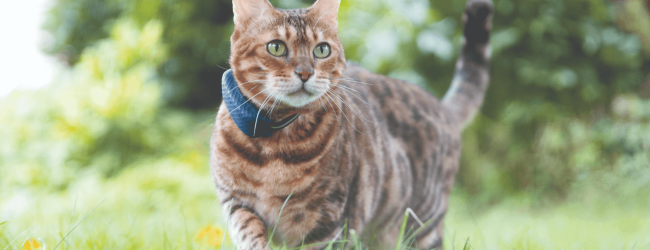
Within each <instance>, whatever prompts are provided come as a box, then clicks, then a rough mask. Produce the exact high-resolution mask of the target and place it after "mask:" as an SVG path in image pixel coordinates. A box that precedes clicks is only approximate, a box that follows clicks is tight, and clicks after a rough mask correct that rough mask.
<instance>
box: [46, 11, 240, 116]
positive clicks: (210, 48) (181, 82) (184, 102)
mask: <svg viewBox="0 0 650 250" xmlns="http://www.w3.org/2000/svg"><path fill="white" fill-rule="evenodd" d="M123 19H126V20H133V21H134V22H135V23H136V24H137V25H138V26H143V25H145V24H146V23H147V22H149V21H150V20H152V19H156V20H160V22H161V27H162V36H161V38H162V39H163V40H164V42H165V44H166V45H167V46H168V49H169V50H168V54H167V55H166V57H165V58H164V59H163V60H162V61H159V62H157V64H156V65H155V66H156V68H157V73H158V74H159V75H160V82H161V83H162V84H163V86H164V88H163V95H164V100H165V101H166V103H167V104H170V105H173V106H177V107H185V108H189V109H206V108H214V107H216V106H218V104H219V103H221V89H220V86H221V84H219V82H220V81H221V75H222V74H223V72H224V71H225V68H226V67H227V65H228V54H229V53H230V40H229V37H230V33H232V5H231V2H230V1H225V0H217V1H214V0H192V1H184V0H171V1H169V0H143V1H130V0H107V1H105V0H56V1H55V4H54V7H53V8H52V9H51V11H50V13H49V15H48V20H47V22H46V24H45V29H46V30H48V31H49V32H50V33H51V34H52V39H51V40H52V41H50V44H49V45H48V47H47V48H46V51H47V52H49V53H51V54H56V55H59V57H60V58H61V59H62V60H64V61H65V62H66V63H68V64H69V65H75V64H77V63H78V58H79V57H80V55H81V54H82V53H83V51H84V49H86V48H87V47H89V46H91V45H93V44H94V43H96V42H97V41H99V40H101V39H103V38H107V37H108V35H109V32H108V31H109V30H111V29H112V28H111V27H113V26H114V25H115V24H116V23H117V22H119V21H120V20H123Z"/></svg>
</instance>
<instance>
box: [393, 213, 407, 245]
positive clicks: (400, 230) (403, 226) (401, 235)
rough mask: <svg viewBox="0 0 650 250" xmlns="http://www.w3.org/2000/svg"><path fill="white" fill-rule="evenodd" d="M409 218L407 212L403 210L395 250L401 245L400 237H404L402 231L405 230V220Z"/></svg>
mask: <svg viewBox="0 0 650 250" xmlns="http://www.w3.org/2000/svg"><path fill="white" fill-rule="evenodd" d="M408 219H409V213H408V212H404V219H402V226H400V229H399V236H398V237H397V244H395V250H400V246H401V245H402V239H404V233H405V232H406V222H407V221H408Z"/></svg>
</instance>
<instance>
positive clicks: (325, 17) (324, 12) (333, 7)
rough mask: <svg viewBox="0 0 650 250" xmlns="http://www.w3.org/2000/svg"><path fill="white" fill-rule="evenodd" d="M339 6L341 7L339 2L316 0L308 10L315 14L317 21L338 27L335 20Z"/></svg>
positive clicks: (334, 0)
mask: <svg viewBox="0 0 650 250" xmlns="http://www.w3.org/2000/svg"><path fill="white" fill-rule="evenodd" d="M339 5H341V0H318V1H316V3H314V5H312V6H311V7H309V8H310V9H311V10H313V11H315V12H316V13H317V15H318V16H319V18H318V19H319V20H322V21H329V22H332V23H334V24H336V25H338V22H337V21H336V18H337V16H338V13H339Z"/></svg>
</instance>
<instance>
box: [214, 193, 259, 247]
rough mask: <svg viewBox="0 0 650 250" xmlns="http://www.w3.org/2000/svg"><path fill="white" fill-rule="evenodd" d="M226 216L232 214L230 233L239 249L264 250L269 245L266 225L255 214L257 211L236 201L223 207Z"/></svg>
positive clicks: (229, 223)
mask: <svg viewBox="0 0 650 250" xmlns="http://www.w3.org/2000/svg"><path fill="white" fill-rule="evenodd" d="M223 209H224V212H225V213H226V214H228V213H230V218H229V222H228V225H229V226H228V232H230V235H231V238H232V240H233V241H234V242H235V245H236V246H237V249H238V250H239V249H244V250H260V249H261V250H263V249H265V248H266V245H267V243H268V241H267V239H266V225H265V224H264V222H263V221H262V220H261V219H260V218H259V217H258V216H257V215H256V214H255V211H254V210H253V209H251V208H249V207H246V206H244V205H242V204H240V203H238V202H237V201H236V200H233V201H231V202H228V203H226V204H224V206H223Z"/></svg>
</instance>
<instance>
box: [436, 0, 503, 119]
mask: <svg viewBox="0 0 650 250" xmlns="http://www.w3.org/2000/svg"><path fill="white" fill-rule="evenodd" d="M492 9H493V7H492V2H491V1H490V0H468V1H467V5H466V6H465V13H463V24H464V25H465V28H464V30H463V47H462V49H461V52H460V57H459V58H458V61H457V62H456V72H455V73H454V78H453V80H452V83H451V86H450V87H449V90H447V93H446V94H445V97H444V98H443V100H442V103H443V105H444V106H446V107H447V108H448V109H450V110H451V111H452V113H454V114H455V115H456V116H457V117H458V121H459V122H460V124H461V125H462V126H463V127H464V126H465V125H467V124H469V122H470V121H471V120H472V118H473V117H474V114H475V113H476V112H477V111H478V109H479V108H480V107H481V104H482V103H483V97H484V95H485V91H486V89H487V86H488V82H489V79H490V72H489V66H490V65H489V62H490V30H491V28H492V27H491V26H492Z"/></svg>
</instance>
